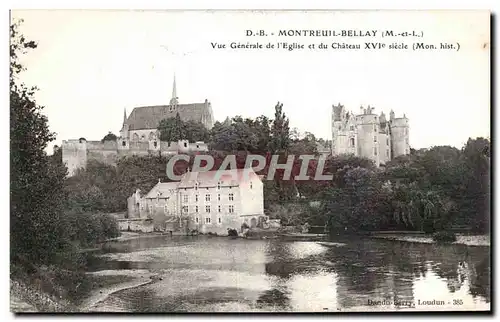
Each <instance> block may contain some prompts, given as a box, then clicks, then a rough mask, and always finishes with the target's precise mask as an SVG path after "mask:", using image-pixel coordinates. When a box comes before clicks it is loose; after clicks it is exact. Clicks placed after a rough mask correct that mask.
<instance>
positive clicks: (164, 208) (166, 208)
mask: <svg viewBox="0 0 500 322" xmlns="http://www.w3.org/2000/svg"><path fill="white" fill-rule="evenodd" d="M163 212H164V213H165V214H168V207H167V205H165V206H163Z"/></svg>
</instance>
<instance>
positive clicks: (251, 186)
mask: <svg viewBox="0 0 500 322" xmlns="http://www.w3.org/2000/svg"><path fill="white" fill-rule="evenodd" d="M252 188H253V183H252V181H250V189H252Z"/></svg>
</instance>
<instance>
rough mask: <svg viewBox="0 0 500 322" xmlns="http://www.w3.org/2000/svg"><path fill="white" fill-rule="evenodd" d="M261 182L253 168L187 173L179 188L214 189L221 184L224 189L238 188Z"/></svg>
mask: <svg viewBox="0 0 500 322" xmlns="http://www.w3.org/2000/svg"><path fill="white" fill-rule="evenodd" d="M255 179H257V180H259V181H260V180H261V176H258V175H257V174H256V173H255V172H254V171H253V169H252V168H245V169H234V170H214V171H207V172H188V173H185V174H184V175H183V177H182V179H181V181H180V183H179V188H194V187H195V185H196V184H198V187H199V188H213V187H216V186H217V183H218V182H220V184H221V186H222V187H236V186H239V185H240V184H241V183H244V182H248V181H250V180H255Z"/></svg>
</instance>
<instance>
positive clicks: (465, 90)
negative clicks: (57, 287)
mask: <svg viewBox="0 0 500 322" xmlns="http://www.w3.org/2000/svg"><path fill="white" fill-rule="evenodd" d="M11 16H12V18H13V19H19V18H22V19H24V23H23V24H22V26H21V28H20V30H21V32H22V33H23V34H24V35H25V36H26V38H27V39H29V40H35V41H36V42H38V48H37V49H36V50H34V51H32V52H30V53H29V54H27V55H26V56H24V57H23V58H22V63H23V64H24V65H25V67H26V68H27V71H25V72H23V74H22V75H21V77H20V81H22V82H24V83H26V84H28V85H36V86H37V87H38V88H39V89H40V90H39V91H38V92H37V93H36V96H35V97H36V101H37V103H39V104H41V105H43V106H45V109H44V113H45V114H46V115H47V116H48V119H49V126H50V129H51V130H52V131H54V132H56V133H57V140H56V141H54V142H53V143H52V144H51V145H53V144H57V145H60V144H61V142H62V140H67V139H78V138H80V137H85V138H87V139H88V140H100V139H102V138H103V137H104V135H106V134H107V133H108V132H109V131H112V132H114V133H115V134H119V130H120V128H121V125H122V122H123V111H124V109H126V111H127V114H130V112H131V111H132V109H133V108H134V107H136V106H145V105H163V104H168V102H169V100H170V98H171V95H172V82H173V77H174V74H175V75H176V80H177V96H178V97H179V102H180V103H197V102H204V101H205V99H208V100H209V101H210V102H211V104H212V109H213V112H214V117H215V120H219V121H223V120H224V119H225V118H226V117H227V116H230V117H232V116H236V115H241V116H243V117H252V118H254V117H257V116H259V115H266V116H268V117H271V118H272V117H273V116H274V106H275V105H276V103H277V102H281V103H283V110H284V112H285V113H286V115H287V116H288V117H289V118H290V125H291V127H296V128H298V130H299V131H300V132H302V133H303V132H306V131H308V132H311V133H313V134H314V135H316V136H317V137H321V138H325V139H331V111H332V105H333V104H338V103H341V104H343V105H344V106H346V108H347V109H349V110H352V111H353V112H354V113H355V114H358V113H359V111H360V106H364V107H366V106H368V105H370V106H373V107H375V110H374V111H375V112H376V113H377V114H378V113H380V112H382V111H383V112H385V114H386V115H388V114H389V112H390V111H391V110H393V111H394V112H395V113H396V116H397V117H398V116H403V114H404V115H405V116H406V117H408V118H409V120H410V145H411V147H413V148H416V149H419V148H426V147H431V146H435V145H451V146H455V147H458V148H461V147H462V146H463V145H464V144H465V142H466V141H467V139H468V138H469V137H481V136H482V137H489V136H490V107H491V106H490V46H489V42H490V14H489V12H487V11H468V12H466V11H464V12H459V11H343V12H335V11H330V12H326V11H325V12H323V11H309V12H301V11H253V12H250V11H112V10H93V11H92V10H85V11H83V10H64V11H63V10H43V11H42V10H29V11H27V10H16V11H12V14H11ZM302 29H308V30H309V29H311V30H335V31H337V32H339V31H341V30H356V31H358V32H362V33H364V34H366V32H367V31H372V30H376V31H377V35H376V37H367V36H365V37H335V38H332V37H309V36H308V37H279V36H278V33H279V30H302ZM247 30H253V31H257V30H264V31H265V33H266V34H267V36H266V37H255V36H252V37H247V36H246V31H247ZM383 30H394V31H395V32H396V33H397V32H403V31H413V30H415V31H416V33H418V34H423V37H421V38H411V37H395V38H381V37H380V34H381V33H382V31H383ZM271 33H273V34H274V35H271ZM414 41H418V42H425V43H426V44H435V45H436V46H437V47H439V44H440V43H441V42H446V43H453V44H455V46H457V45H456V44H457V43H458V44H459V45H460V49H459V50H458V51H457V50H434V51H433V50H418V51H413V50H411V48H412V44H413V42H414ZM215 42H217V43H225V44H227V45H229V44H230V43H231V42H240V43H247V42H250V43H257V42H258V43H261V44H263V45H264V46H265V45H266V44H267V43H274V44H276V43H278V42H287V43H301V44H304V45H305V49H304V50H293V51H288V50H282V49H274V50H271V49H267V50H266V49H263V50H251V49H213V48H212V45H211V43H215ZM332 42H339V43H349V44H355V43H359V44H360V45H361V50H357V51H356V50H351V51H349V50H344V51H342V50H334V49H331V48H330V49H326V50H319V49H308V46H309V45H310V44H315V45H316V48H317V45H318V44H319V43H325V44H327V45H328V46H329V45H330V44H331V43H332ZM365 42H384V43H386V44H387V45H389V44H390V43H393V42H395V43H406V44H408V45H409V46H410V50H392V49H387V48H386V49H383V50H365V49H364V43H365Z"/></svg>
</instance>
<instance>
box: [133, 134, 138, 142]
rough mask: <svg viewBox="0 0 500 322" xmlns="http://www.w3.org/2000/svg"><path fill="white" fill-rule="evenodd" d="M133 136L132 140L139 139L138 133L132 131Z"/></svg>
mask: <svg viewBox="0 0 500 322" xmlns="http://www.w3.org/2000/svg"><path fill="white" fill-rule="evenodd" d="M133 138H134V141H139V135H138V134H137V133H134V135H133Z"/></svg>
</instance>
